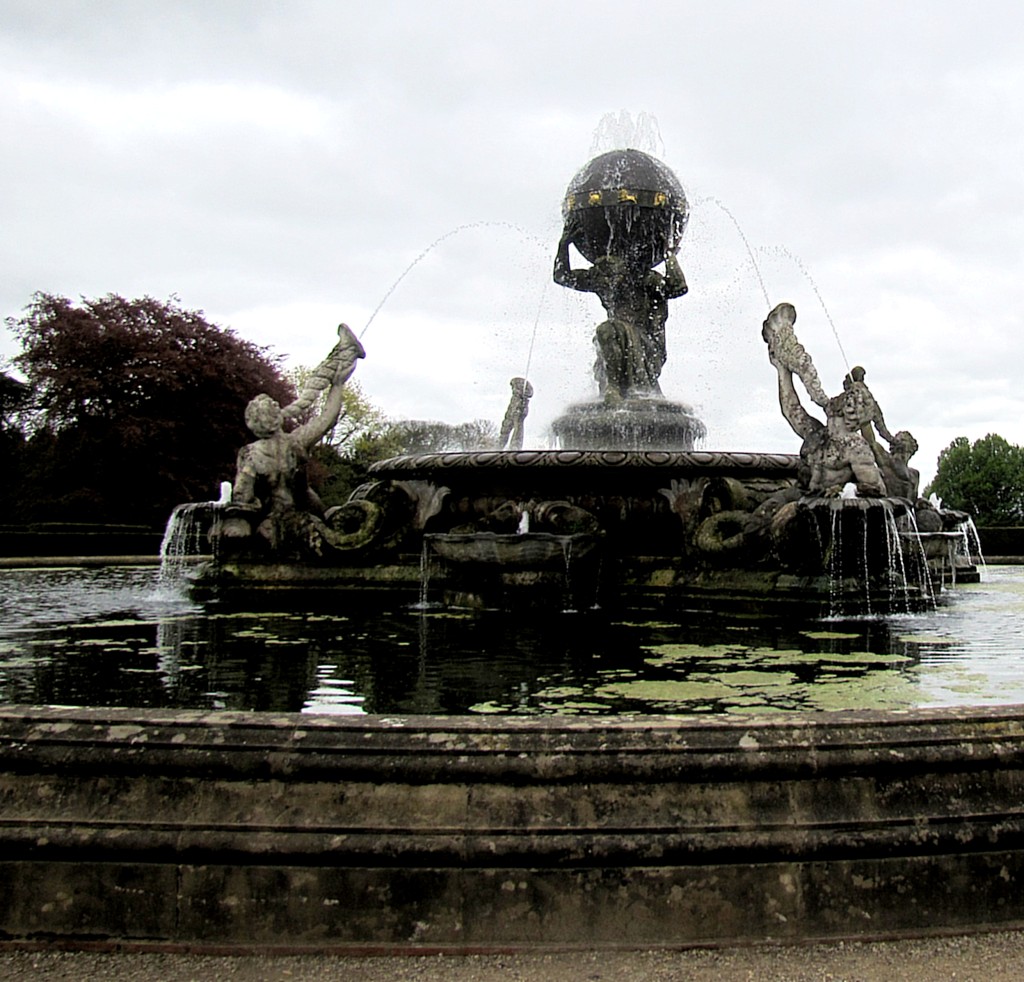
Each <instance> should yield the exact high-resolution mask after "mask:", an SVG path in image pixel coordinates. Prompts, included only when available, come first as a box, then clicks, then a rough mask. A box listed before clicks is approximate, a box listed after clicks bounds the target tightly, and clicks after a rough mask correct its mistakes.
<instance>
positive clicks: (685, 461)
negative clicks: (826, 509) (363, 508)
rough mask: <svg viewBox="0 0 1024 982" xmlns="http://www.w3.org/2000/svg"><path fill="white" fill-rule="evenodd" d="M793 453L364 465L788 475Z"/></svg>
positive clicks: (600, 453)
mask: <svg viewBox="0 0 1024 982" xmlns="http://www.w3.org/2000/svg"><path fill="white" fill-rule="evenodd" d="M799 461H800V458H799V456H798V455H796V454H784V453H760V452H752V453H746V452H739V451H720V450H576V449H571V448H567V449H561V450H468V451H452V452H443V451H442V452H436V453H422V454H404V455H402V456H399V457H391V458H389V459H387V460H381V461H378V462H377V463H375V464H372V465H371V466H370V473H371V474H373V475H374V476H377V477H408V476H409V475H410V474H411V473H416V472H430V471H450V470H459V469H471V470H521V471H530V470H555V469H563V470H583V469H600V470H620V469H641V470H666V471H692V472H707V471H714V472H715V473H720V474H727V473H737V474H745V475H747V476H753V475H755V474H761V473H763V474H768V475H777V476H782V475H791V474H793V473H795V471H796V468H797V465H798V464H799Z"/></svg>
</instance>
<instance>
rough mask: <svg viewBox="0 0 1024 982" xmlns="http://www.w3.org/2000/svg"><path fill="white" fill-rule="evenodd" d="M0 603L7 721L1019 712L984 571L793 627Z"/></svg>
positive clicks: (129, 577)
mask: <svg viewBox="0 0 1024 982" xmlns="http://www.w3.org/2000/svg"><path fill="white" fill-rule="evenodd" d="M0 586H2V589H0V701H3V702H6V703H34V704H49V705H71V706H129V707H166V708H196V709H232V710H249V711H273V712H306V713H335V714H339V713H344V714H351V713H387V714H422V713H437V714H451V713H467V712H468V713H529V714H537V713H569V714H611V713H614V714H618V713H676V714H688V713H722V712H729V713H751V712H756V713H764V712H786V711H793V710H834V709H873V708H878V709H885V708H903V707H913V706H934V705H958V704H972V705H982V704H1000V703H1015V702H1024V670H1022V669H1021V666H1020V664H1019V659H1018V653H1019V652H1020V650H1021V649H1022V642H1024V618H1022V617H1021V614H1022V612H1024V568H1020V567H994V568H990V569H989V571H988V574H987V578H986V581H985V582H984V583H981V584H978V585H974V586H960V587H958V588H957V589H956V590H955V591H950V592H948V593H947V594H946V595H945V597H944V600H943V603H942V604H941V605H940V607H939V608H938V609H937V610H935V611H933V612H928V613H922V614H906V615H899V616H893V617H887V618H871V617H865V618H854V619H844V620H827V621H823V620H807V621H802V622H801V621H798V620H796V619H794V618H793V617H792V616H789V617H787V618H786V619H785V620H780V619H774V618H762V619H759V620H756V621H755V620H752V619H740V618H725V617H709V616H707V615H686V614H684V615H683V616H682V617H681V618H680V621H681V622H680V623H672V622H670V621H669V620H667V619H666V620H663V621H646V622H645V621H641V620H639V619H637V620H635V621H634V620H628V619H621V618H620V619H616V618H612V617H609V616H608V615H606V614H604V613H603V612H601V611H589V612H586V613H582V614H564V613H563V614H557V613H555V614H553V613H543V614H542V613H537V614H524V613H522V612H519V613H517V614H515V615H506V614H501V613H498V612H484V613H473V614H470V613H464V612H459V611H451V610H447V611H446V610H439V609H434V610H411V609H382V608H377V609H374V608H372V607H370V606H369V605H368V604H367V603H366V601H365V599H362V598H360V599H359V600H358V602H356V603H352V604H349V605H346V604H345V603H344V601H345V599H346V598H345V596H344V595H341V596H339V597H335V598H333V605H332V607H331V608H330V609H328V608H327V607H320V608H311V609H304V610H290V609H280V608H279V609H273V608H269V609H261V610H254V609H238V608H235V607H232V606H229V605H228V604H225V603H217V602H210V603H205V604H202V605H200V604H197V603H193V602H191V601H188V600H185V599H183V598H181V597H179V596H177V595H174V594H173V593H171V594H167V593H165V592H161V591H159V590H158V589H157V588H156V587H157V573H156V570H155V569H146V568H127V567H108V568H105V569H74V570H5V571H2V572H0ZM284 599H285V600H287V601H291V599H292V598H284ZM263 602H264V603H266V602H267V601H266V600H264V601H263ZM278 602H280V601H278Z"/></svg>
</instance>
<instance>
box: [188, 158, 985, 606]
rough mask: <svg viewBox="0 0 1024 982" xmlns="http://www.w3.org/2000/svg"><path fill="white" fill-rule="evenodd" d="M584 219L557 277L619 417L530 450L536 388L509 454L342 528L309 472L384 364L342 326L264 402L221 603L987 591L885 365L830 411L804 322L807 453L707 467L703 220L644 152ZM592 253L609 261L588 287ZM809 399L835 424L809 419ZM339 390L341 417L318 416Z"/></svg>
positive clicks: (245, 470)
mask: <svg viewBox="0 0 1024 982" xmlns="http://www.w3.org/2000/svg"><path fill="white" fill-rule="evenodd" d="M562 212H563V218H564V227H563V232H562V235H561V238H560V240H559V243H558V246H557V249H556V254H555V261H554V274H553V275H554V279H555V281H556V282H557V283H559V284H560V285H562V286H564V287H566V288H569V289H573V290H580V291H585V292H592V293H594V294H596V295H597V296H598V298H599V299H600V301H601V303H602V305H603V307H604V308H605V311H606V314H607V319H606V320H604V321H603V322H601V323H600V324H598V325H597V327H596V330H595V338H594V343H595V349H596V353H597V358H596V363H595V366H594V376H595V381H596V383H597V389H598V392H597V398H596V399H594V400H592V401H590V402H584V403H579V404H576V405H573V406H570V407H568V408H567V409H566V411H565V412H564V414H562V415H561V416H560V417H559V418H558V419H556V420H555V422H554V424H553V429H554V432H555V434H556V435H557V437H558V440H559V443H560V448H559V449H555V450H530V449H525V450H524V449H522V448H521V442H522V417H523V416H524V415H525V412H526V407H527V405H528V402H529V397H530V395H531V394H532V387H530V383H529V382H528V381H527V380H526V379H513V382H512V388H513V398H512V404H511V405H510V407H509V412H508V414H506V419H505V421H504V422H503V425H502V435H503V438H504V439H503V446H505V447H507V449H483V450H479V451H475V452H462V453H433V454H418V455H412V456H404V457H397V458H393V459H390V460H386V461H382V462H380V463H377V464H375V465H374V466H373V467H372V468H371V480H370V481H369V482H368V483H366V484H364V485H363V486H362V487H360V488H359V489H358V490H357V491H356V492H355V493H354V494H353V495H352V497H351V499H350V500H349V501H348V502H345V503H344V504H341V505H337V506H334V507H331V508H325V507H324V506H323V504H322V503H321V502H320V501H319V499H318V498H317V497H316V495H315V493H314V492H313V491H312V490H311V489H310V488H309V487H308V485H307V482H306V480H305V472H304V465H303V461H304V459H305V456H306V453H307V452H308V449H309V447H310V446H311V445H312V444H313V443H314V442H315V441H316V440H317V439H319V436H320V435H321V434H322V433H324V432H326V430H327V429H329V428H330V427H331V426H332V425H333V423H334V421H335V419H336V418H337V413H338V411H339V408H340V405H341V397H340V393H341V387H342V386H343V385H344V382H345V380H346V379H347V378H348V377H349V375H350V374H351V372H352V370H353V368H354V366H355V364H356V362H357V360H358V359H359V358H361V357H363V354H364V352H363V350H362V347H361V346H360V345H359V342H358V341H357V340H356V339H355V338H354V337H353V336H352V334H351V332H350V331H348V329H347V328H345V327H344V325H343V326H342V329H340V330H341V335H342V337H341V341H340V342H339V344H338V345H337V346H336V347H335V349H334V350H333V351H332V352H331V354H330V355H329V357H328V358H327V359H326V360H325V362H324V363H323V365H321V366H320V367H319V368H318V369H317V371H316V372H315V373H314V374H313V377H312V380H311V381H312V386H313V387H312V388H310V389H309V390H308V391H306V392H304V393H302V394H301V395H300V397H299V399H298V400H297V402H296V404H295V405H293V406H290V407H285V408H284V409H283V410H282V409H280V407H277V406H276V404H274V405H270V402H269V401H268V397H260V400H262V401H260V400H254V403H253V405H252V406H250V409H249V411H248V412H247V421H248V422H249V424H250V427H251V428H252V429H253V432H254V435H255V436H256V437H257V440H256V441H255V442H254V443H252V444H250V445H249V446H248V447H246V448H245V449H243V451H242V452H241V453H240V455H239V463H238V475H237V477H236V480H235V487H234V494H233V497H232V501H231V504H230V505H228V506H227V507H226V509H224V510H223V511H222V512H220V514H219V515H218V518H217V521H216V523H215V525H214V527H213V529H212V538H213V541H214V543H215V557H216V558H215V559H214V561H213V562H212V563H211V564H209V565H208V566H206V567H205V568H204V569H202V570H201V571H200V574H199V576H198V578H197V581H196V587H197V589H198V590H200V591H217V592H221V593H223V592H228V591H233V590H243V591H247V590H252V589H255V588H273V589H287V588H296V589H303V590H307V589H311V588H323V589H328V590H337V589H345V590H350V591H368V592H378V593H379V592H381V591H385V592H386V593H387V594H388V595H389V596H392V597H394V596H403V597H405V598H406V599H408V600H410V601H411V600H416V599H419V600H421V601H433V600H437V599H439V600H441V601H443V602H445V603H449V604H454V605H458V606H468V607H497V608H509V607H516V606H524V605H535V604H542V605H555V606H558V607H561V608H572V609H579V608H581V607H591V606H594V605H601V606H603V607H605V608H620V607H621V608H625V609H629V608H634V607H635V608H652V607H656V608H659V609H661V610H663V611H665V612H667V613H676V614H679V613H681V612H682V611H684V610H689V609H693V608H695V607H697V608H703V607H708V606H727V607H729V608H732V609H736V608H737V607H740V608H745V609H754V610H759V609H763V608H764V607H765V606H766V605H774V606H779V605H794V604H800V605H809V606H812V607H815V608H818V609H822V610H827V611H830V612H833V613H838V612H846V611H856V610H868V611H878V612H881V611H886V610H892V609H908V608H910V607H913V606H915V605H917V604H922V603H928V602H930V600H931V598H932V597H933V595H934V593H935V591H936V590H938V589H940V588H941V586H942V582H943V580H944V579H946V578H953V576H954V575H955V576H956V578H957V579H959V580H960V581H961V582H963V581H964V580H966V579H969V578H970V577H971V576H972V575H974V570H973V566H972V562H971V558H970V551H969V549H963V548H960V543H962V542H963V541H964V535H965V533H964V527H965V525H966V522H967V520H968V517H967V516H966V515H963V514H961V513H954V512H948V511H947V512H943V511H940V510H938V509H936V508H935V507H934V506H932V505H931V504H929V503H928V502H925V501H922V500H921V499H920V498H919V496H918V480H917V478H918V474H917V471H916V470H914V469H913V468H912V467H910V465H909V460H910V457H911V455H912V454H913V452H914V451H915V450H916V447H917V445H916V442H915V441H914V438H913V437H912V436H911V435H910V434H909V433H908V432H906V431H901V432H898V433H896V434H895V435H894V434H892V433H890V431H889V429H888V428H887V426H886V423H885V420H884V417H883V415H882V412H881V410H880V408H879V404H878V402H877V401H876V399H875V397H874V395H873V394H872V393H871V391H870V389H869V388H868V386H867V384H866V382H865V371H864V369H863V368H862V367H859V366H858V367H856V368H854V369H853V370H852V371H851V372H850V374H849V375H848V376H847V378H846V379H845V380H844V381H843V386H842V390H841V391H840V392H838V394H836V395H834V396H831V397H830V396H828V395H827V394H826V392H825V390H824V389H823V387H822V383H821V381H820V379H819V377H818V375H817V372H816V371H815V368H814V364H813V361H812V359H811V357H810V356H809V354H808V353H807V352H806V351H805V350H804V348H803V347H802V345H801V344H800V343H799V341H798V340H797V337H796V334H795V330H794V324H795V321H796V310H795V308H794V307H793V306H792V305H790V304H786V303H783V304H779V305H778V306H776V307H775V308H774V310H772V311H771V312H770V313H769V314H768V316H767V318H766V320H765V321H764V324H763V326H762V336H763V337H764V340H765V342H766V344H767V353H768V361H769V363H770V364H771V366H772V367H773V368H774V369H775V371H776V373H777V376H778V388H779V403H780V408H781V410H782V413H783V415H784V416H785V418H786V420H787V421H788V422H789V424H790V426H791V427H792V429H793V430H794V432H795V433H796V434H797V436H798V437H799V438H800V440H801V444H800V448H799V453H798V454H775V453H757V452H733V451H710V450H698V449H695V444H696V443H697V442H698V441H699V440H701V439H703V438H704V436H705V428H704V425H703V424H702V423H701V421H700V420H699V419H697V417H696V416H695V415H694V413H693V410H692V408H691V407H690V406H689V405H688V404H686V403H684V402H679V401H673V400H670V399H668V398H666V397H665V395H664V393H663V392H662V390H661V387H660V381H659V380H660V375H661V371H662V367H663V365H664V363H665V360H666V358H667V356H668V352H667V349H666V341H665V325H666V322H667V319H668V315H669V302H670V301H671V300H673V299H675V298H679V297H682V296H683V295H684V294H685V293H686V292H687V284H686V280H685V277H684V275H683V272H682V269H681V268H680V265H679V261H678V259H677V253H678V250H679V246H680V242H681V239H682V236H683V233H684V230H685V228H686V222H687V216H688V205H687V201H686V196H685V194H684V192H683V189H682V186H681V184H680V182H679V180H678V178H676V176H675V174H673V172H672V171H671V170H670V169H669V168H668V167H667V166H666V165H665V164H663V163H662V162H660V161H658V160H656V159H655V158H653V157H651V156H649V155H648V154H645V153H642V152H640V151H638V150H620V151H613V152H610V153H606V154H602V155H601V156H599V157H596V158H595V159H593V160H591V161H590V162H589V163H588V164H587V165H586V166H584V167H583V168H582V169H581V170H580V171H579V173H578V174H576V176H575V177H574V178H573V179H572V181H571V182H570V184H569V187H568V189H567V192H566V195H565V199H564V202H563V206H562ZM571 249H575V250H576V252H577V253H578V255H579V256H581V257H582V258H583V260H585V261H586V262H587V263H589V265H587V266H582V267H579V268H575V267H574V266H573V260H572V256H571ZM795 380H799V382H800V384H801V386H802V387H803V388H804V389H805V390H806V392H807V394H808V396H809V397H810V399H811V400H812V404H813V407H814V408H815V409H816V410H818V411H819V412H820V413H821V415H822V416H823V417H824V418H823V419H822V418H818V416H816V415H814V414H813V412H811V411H808V410H807V409H806V408H805V407H804V405H803V404H802V402H801V398H800V395H799V393H798V389H797V387H796V384H795ZM321 392H323V393H326V398H325V400H324V403H323V407H322V409H321V410H320V411H319V412H318V413H317V414H316V415H315V416H312V417H309V413H310V412H312V409H311V407H312V406H313V404H314V401H315V400H314V397H315V396H318V395H319V394H320V393H321ZM303 413H305V414H306V416H302V414H303ZM300 417H302V418H304V419H305V420H306V421H305V422H303V423H302V424H301V425H299V426H297V427H295V428H294V429H291V430H288V429H286V424H287V422H288V421H289V420H295V419H299V418H300ZM880 440H884V441H885V442H886V444H887V445H888V447H885V446H883V445H882V443H881V442H880Z"/></svg>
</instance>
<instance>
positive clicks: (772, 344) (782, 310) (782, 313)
mask: <svg viewBox="0 0 1024 982" xmlns="http://www.w3.org/2000/svg"><path fill="white" fill-rule="evenodd" d="M795 323H796V307H794V306H793V305H792V304H791V303H780V304H779V305H778V306H777V307H776V308H775V309H774V310H773V311H772V312H771V313H770V314H769V315H768V318H767V320H765V322H764V325H763V327H762V328H761V337H763V338H764V339H765V341H766V342H767V343H768V360H769V361H770V362H771V363H772V364H773V365H774V366H775V367H776V368H780V367H781V368H784V369H786V370H787V371H789V372H792V373H793V374H794V375H796V376H797V378H799V379H800V381H801V382H803V384H804V388H805V389H807V393H808V395H810V397H811V398H812V399H813V400H814V401H815V402H816V403H817V404H818V405H819V406H821V407H822V408H823V409H824V408H825V406H826V405H828V396H827V395H826V394H825V390H824V389H823V388H822V387H821V381H820V379H819V378H818V372H817V369H815V367H814V362H813V361H811V356H810V355H809V354H807V351H806V350H805V349H804V346H803V345H802V344H801V343H800V342H799V341H798V340H797V338H796V333H795V332H794V330H793V325H794V324H795ZM863 371H864V370H863V369H861V372H863Z"/></svg>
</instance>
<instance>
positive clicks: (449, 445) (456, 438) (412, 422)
mask: <svg viewBox="0 0 1024 982" xmlns="http://www.w3.org/2000/svg"><path fill="white" fill-rule="evenodd" d="M391 432H392V438H393V439H394V440H395V441H397V444H398V447H399V448H400V449H399V450H398V451H397V452H398V453H441V452H443V451H451V450H487V449H493V448H494V447H495V445H496V444H497V442H498V428H497V427H496V426H495V425H494V423H492V422H491V421H490V420H489V419H474V420H472V421H470V422H468V423H440V422H437V421H436V420H428V419H403V420H399V421H397V422H395V423H392V424H391Z"/></svg>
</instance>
